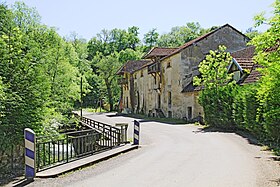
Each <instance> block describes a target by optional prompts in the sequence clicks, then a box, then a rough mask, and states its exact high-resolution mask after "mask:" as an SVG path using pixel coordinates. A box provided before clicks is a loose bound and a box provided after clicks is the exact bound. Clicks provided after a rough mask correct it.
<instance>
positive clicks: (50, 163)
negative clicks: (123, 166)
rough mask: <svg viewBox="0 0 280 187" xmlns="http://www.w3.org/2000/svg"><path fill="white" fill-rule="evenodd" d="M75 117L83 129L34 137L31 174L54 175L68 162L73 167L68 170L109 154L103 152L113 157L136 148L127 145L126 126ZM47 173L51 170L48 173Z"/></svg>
mask: <svg viewBox="0 0 280 187" xmlns="http://www.w3.org/2000/svg"><path fill="white" fill-rule="evenodd" d="M76 117H79V119H80V122H79V123H80V125H81V126H82V128H81V129H80V130H76V131H70V132H65V133H61V134H56V135H52V136H37V137H36V138H35V155H36V156H34V157H35V161H34V163H35V166H34V170H35V172H34V173H37V176H38V177H40V176H41V177H44V176H51V175H54V172H53V171H56V172H57V171H60V170H61V168H66V167H65V166H62V165H65V164H69V163H71V165H72V166H70V167H68V169H69V168H72V169H75V168H77V167H81V166H82V165H83V164H85V161H84V160H85V159H87V161H86V162H92V161H94V160H98V159H100V158H104V157H106V156H108V154H109V153H106V152H110V151H111V150H113V151H111V152H112V153H113V154H114V155H115V154H117V153H118V152H120V151H125V150H128V149H131V148H136V147H135V146H133V147H131V145H128V144H129V143H130V142H129V141H128V140H127V124H120V126H119V127H117V126H112V125H109V124H105V123H102V122H99V121H95V120H93V119H90V118H86V117H80V116H77V115H76ZM126 145H128V146H126ZM112 153H110V154H112ZM89 157H91V158H89ZM83 159H84V160H83ZM78 160H83V161H80V162H78ZM77 163H78V164H77ZM81 163H82V164H81ZM59 167H60V168H59ZM35 168H36V169H35ZM54 168H55V169H54ZM57 168H58V169H57ZM50 170H52V171H51V172H49V171H50ZM62 171H66V170H65V169H64V170H63V169H62ZM50 173H53V174H50ZM58 173H61V172H58ZM58 173H57V174H58Z"/></svg>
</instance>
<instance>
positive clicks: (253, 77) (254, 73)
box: [241, 64, 262, 85]
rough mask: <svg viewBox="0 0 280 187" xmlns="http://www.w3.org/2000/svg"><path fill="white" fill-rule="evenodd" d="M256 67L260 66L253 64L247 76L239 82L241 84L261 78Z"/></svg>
mask: <svg viewBox="0 0 280 187" xmlns="http://www.w3.org/2000/svg"><path fill="white" fill-rule="evenodd" d="M257 68H262V66H260V65H258V64H254V66H253V68H252V71H251V72H250V74H249V75H248V77H246V78H245V80H244V81H243V82H242V83H241V85H244V84H251V83H255V82H257V81H258V80H259V79H260V78H261V73H260V72H259V71H258V70H257Z"/></svg>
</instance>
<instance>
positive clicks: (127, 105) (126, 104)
mask: <svg viewBox="0 0 280 187" xmlns="http://www.w3.org/2000/svg"><path fill="white" fill-rule="evenodd" d="M126 108H128V97H126Z"/></svg>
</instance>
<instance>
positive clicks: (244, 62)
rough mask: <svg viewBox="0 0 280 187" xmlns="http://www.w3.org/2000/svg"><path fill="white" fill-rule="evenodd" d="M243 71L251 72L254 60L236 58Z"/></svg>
mask: <svg viewBox="0 0 280 187" xmlns="http://www.w3.org/2000/svg"><path fill="white" fill-rule="evenodd" d="M235 60H236V62H237V63H238V64H239V65H240V67H241V68H242V69H243V70H248V71H251V70H252V68H253V65H254V61H253V58H235Z"/></svg>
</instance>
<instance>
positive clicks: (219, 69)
mask: <svg viewBox="0 0 280 187" xmlns="http://www.w3.org/2000/svg"><path fill="white" fill-rule="evenodd" d="M231 62H232V57H231V56H230V54H229V53H228V52H226V47H225V46H219V48H218V49H217V50H215V51H212V50H211V51H210V52H209V54H208V55H206V58H205V60H203V61H202V62H201V63H200V64H199V72H200V73H201V75H200V76H199V77H194V83H195V84H196V85H199V86H201V87H202V91H201V92H200V94H199V102H200V104H201V105H202V106H203V109H204V114H205V122H206V124H208V125H210V126H215V127H220V128H233V127H235V125H234V122H233V118H232V103H233V92H234V89H235V86H234V82H230V80H231V79H232V75H231V74H228V71H227V67H228V66H229V64H230V63H231Z"/></svg>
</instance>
